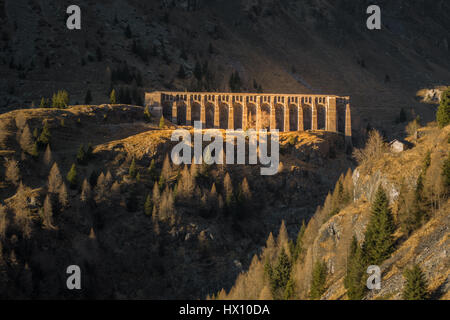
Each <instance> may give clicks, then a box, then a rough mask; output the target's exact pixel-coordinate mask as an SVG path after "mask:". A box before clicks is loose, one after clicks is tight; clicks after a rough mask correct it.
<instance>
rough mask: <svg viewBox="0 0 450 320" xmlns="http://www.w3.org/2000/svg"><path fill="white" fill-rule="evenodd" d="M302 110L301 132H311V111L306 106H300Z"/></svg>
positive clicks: (309, 107) (308, 106)
mask: <svg viewBox="0 0 450 320" xmlns="http://www.w3.org/2000/svg"><path fill="white" fill-rule="evenodd" d="M302 109H303V130H311V123H312V122H311V120H312V109H311V106H310V105H308V104H304V105H303V106H302Z"/></svg>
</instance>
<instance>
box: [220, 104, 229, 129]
mask: <svg viewBox="0 0 450 320" xmlns="http://www.w3.org/2000/svg"><path fill="white" fill-rule="evenodd" d="M228 114H229V107H228V104H226V103H221V104H220V105H219V128H220V129H228Z"/></svg>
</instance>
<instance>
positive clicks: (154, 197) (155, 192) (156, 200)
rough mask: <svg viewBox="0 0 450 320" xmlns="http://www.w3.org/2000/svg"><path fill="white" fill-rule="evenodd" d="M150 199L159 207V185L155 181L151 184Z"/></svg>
mask: <svg viewBox="0 0 450 320" xmlns="http://www.w3.org/2000/svg"><path fill="white" fill-rule="evenodd" d="M152 200H153V204H154V205H155V206H156V207H157V208H159V205H160V203H161V194H160V192H159V186H158V184H157V183H156V182H155V184H154V185H153V192H152Z"/></svg>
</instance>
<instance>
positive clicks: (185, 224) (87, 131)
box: [0, 105, 352, 299]
mask: <svg viewBox="0 0 450 320" xmlns="http://www.w3.org/2000/svg"><path fill="white" fill-rule="evenodd" d="M156 122H157V123H158V124H159V120H158V121H156ZM157 123H155V122H154V120H150V121H148V120H147V121H146V120H145V118H144V109H143V108H142V107H137V106H129V105H101V106H74V107H71V108H68V109H29V110H16V111H12V112H8V113H5V114H2V115H0V128H1V130H0V133H1V136H0V148H1V149H0V162H1V170H0V181H1V184H0V203H1V204H0V239H1V240H0V244H1V250H0V252H1V253H2V254H1V255H0V257H1V258H0V296H1V297H5V298H19V297H20V298H88V297H89V298H154V299H162V298H192V299H194V298H203V297H205V296H206V295H208V294H212V293H214V292H216V291H218V290H219V289H220V288H222V287H223V286H228V287H231V285H232V283H233V281H234V279H235V278H236V276H237V275H238V274H239V273H240V272H241V271H242V270H245V269H246V268H248V265H249V263H250V259H251V257H252V256H253V254H255V253H257V252H259V250H260V248H261V247H262V246H263V245H264V239H265V237H266V235H267V234H268V233H269V232H273V231H275V230H276V229H277V227H278V225H279V224H280V223H281V220H283V219H284V220H285V221H286V223H287V225H288V229H289V230H290V232H291V233H292V234H291V235H292V236H293V235H294V233H295V232H296V226H297V225H298V224H299V223H300V222H301V220H302V219H307V218H308V217H309V216H310V214H311V212H313V210H314V208H315V206H316V205H317V204H318V203H321V202H322V201H323V199H324V198H325V196H326V192H327V190H328V189H329V188H330V187H331V186H332V184H333V182H334V181H335V180H336V179H337V178H338V176H339V174H340V173H341V172H343V171H344V170H345V168H347V167H349V166H351V165H352V160H351V159H350V158H349V155H347V154H345V152H344V150H345V146H344V139H343V137H342V136H338V135H335V134H332V133H326V132H323V131H316V132H292V133H286V134H282V135H281V137H280V140H281V141H280V144H281V145H280V153H281V156H280V161H281V163H280V167H279V173H278V174H276V175H274V176H261V175H260V167H259V165H252V166H247V165H231V166H226V165H217V166H216V165H211V166H208V165H191V166H187V167H181V166H174V165H173V164H172V163H171V162H169V161H166V160H165V157H166V155H167V154H168V153H169V152H170V150H171V147H172V146H173V145H174V144H175V142H172V141H170V136H171V132H172V130H170V129H171V128H174V127H175V126H173V125H172V124H170V123H166V124H165V126H164V127H163V128H160V127H159V126H158V125H157ZM46 137H47V140H46ZM73 170H75V171H76V174H75V175H74V174H73V172H74V171H73ZM74 176H75V179H74ZM72 264H76V265H79V266H80V267H81V269H82V270H83V280H82V281H83V288H85V289H83V290H82V291H81V292H79V293H78V294H76V293H71V292H69V291H68V290H66V287H65V283H66V281H65V279H66V274H65V270H66V268H67V266H69V265H72Z"/></svg>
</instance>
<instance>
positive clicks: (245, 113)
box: [242, 101, 248, 130]
mask: <svg viewBox="0 0 450 320" xmlns="http://www.w3.org/2000/svg"><path fill="white" fill-rule="evenodd" d="M247 116H248V107H247V101H244V102H243V103H242V130H247V126H248V119H247Z"/></svg>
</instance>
